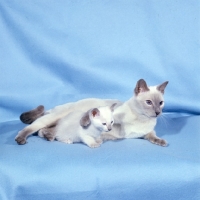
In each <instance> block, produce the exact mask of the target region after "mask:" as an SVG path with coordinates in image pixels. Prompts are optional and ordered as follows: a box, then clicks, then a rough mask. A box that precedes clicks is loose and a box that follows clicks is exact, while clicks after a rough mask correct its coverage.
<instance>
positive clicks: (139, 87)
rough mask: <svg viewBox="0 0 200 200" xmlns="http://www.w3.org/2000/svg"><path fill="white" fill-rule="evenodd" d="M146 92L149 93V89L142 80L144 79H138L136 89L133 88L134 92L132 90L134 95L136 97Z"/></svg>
mask: <svg viewBox="0 0 200 200" xmlns="http://www.w3.org/2000/svg"><path fill="white" fill-rule="evenodd" d="M147 91H149V88H148V86H147V84H146V82H145V80H144V79H140V80H139V81H138V82H137V84H136V87H135V90H134V92H135V95H138V94H139V93H141V92H147Z"/></svg>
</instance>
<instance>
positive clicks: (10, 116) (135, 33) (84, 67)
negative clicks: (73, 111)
mask: <svg viewBox="0 0 200 200" xmlns="http://www.w3.org/2000/svg"><path fill="white" fill-rule="evenodd" d="M0 46H1V47H0V60H1V62H0V137H1V139H0V199H1V200H32V199H34V200H35V199H40V200H45V199H48V200H60V199H70V200H71V199H73V200H79V199H80V200H83V199H91V200H95V199H98V200H100V199H103V200H107V199H109V200H112V199H115V200H118V199H119V200H120V199H123V200H129V199H130V200H132V199H143V200H145V199H152V200H154V199H155V200H160V199H166V200H171V199H176V200H178V199H182V200H183V199H187V200H188V199H192V200H197V199H200V150H199V146H200V131H199V130H200V127H199V120H200V118H199V114H200V92H199V88H200V81H199V74H200V68H199V66H200V56H199V55H200V48H199V47H200V34H199V1H198V0H190V1H187V0H176V1H173V0H167V1H164V0H161V1H158V0H157V1H155V0H140V1H137V0H125V1H124V0H115V1H108V0H101V1H99V0H82V1H78V0H59V1H53V0H48V1H47V0H42V1H40V0H29V1H25V0H18V1H17V0H1V1H0ZM140 78H143V79H145V80H146V82H147V84H148V85H157V84H161V83H163V82H165V81H169V85H168V86H167V88H166V91H165V108H164V111H165V114H164V115H163V117H161V118H160V119H159V120H158V124H157V127H156V130H157V133H158V136H159V137H162V138H164V139H166V140H167V141H168V142H169V144H170V145H169V146H168V147H166V148H162V147H159V146H156V145H153V144H150V143H149V142H148V141H145V140H140V139H134V140H133V139H127V140H119V141H115V142H113V141H109V142H106V143H104V144H103V145H102V146H101V147H100V148H97V149H90V148H88V147H87V146H85V145H83V144H73V145H66V144H63V143H59V142H57V141H55V142H48V141H45V140H44V139H42V138H39V137H38V136H37V135H33V136H30V137H29V138H28V143H27V144H26V145H24V146H19V145H17V144H16V142H15V141H14V138H15V136H16V135H17V132H18V131H19V130H21V129H22V128H23V127H25V125H24V124H22V123H21V122H20V121H19V116H20V114H21V113H22V112H25V111H28V110H30V109H33V108H35V107H36V106H38V105H41V104H42V105H44V106H45V108H46V109H50V108H52V107H54V106H56V105H60V104H64V103H67V102H73V101H76V100H79V99H83V98H89V97H96V98H106V99H108V98H112V99H119V100H121V101H126V100H128V99H129V98H130V97H132V95H133V90H134V88H135V85H136V82H137V81H138V80H139V79H140ZM169 112H170V113H175V116H174V115H171V114H167V113H169ZM185 114H187V116H185Z"/></svg>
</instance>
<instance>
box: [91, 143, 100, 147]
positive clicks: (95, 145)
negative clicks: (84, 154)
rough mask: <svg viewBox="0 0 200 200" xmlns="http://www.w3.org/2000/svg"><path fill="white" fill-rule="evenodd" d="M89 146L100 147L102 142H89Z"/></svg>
mask: <svg viewBox="0 0 200 200" xmlns="http://www.w3.org/2000/svg"><path fill="white" fill-rule="evenodd" d="M88 146H89V147H90V148H97V147H100V146H101V144H99V143H92V144H89V145H88Z"/></svg>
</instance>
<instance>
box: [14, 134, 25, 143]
mask: <svg viewBox="0 0 200 200" xmlns="http://www.w3.org/2000/svg"><path fill="white" fill-rule="evenodd" d="M15 141H16V142H17V144H19V145H23V144H26V138H24V137H21V136H17V137H16V138H15Z"/></svg>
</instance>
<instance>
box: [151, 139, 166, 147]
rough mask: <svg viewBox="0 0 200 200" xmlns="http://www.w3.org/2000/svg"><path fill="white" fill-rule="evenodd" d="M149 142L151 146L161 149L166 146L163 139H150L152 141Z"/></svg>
mask: <svg viewBox="0 0 200 200" xmlns="http://www.w3.org/2000/svg"><path fill="white" fill-rule="evenodd" d="M150 142H152V143H153V144H157V145H160V146H162V147H166V146H168V144H167V141H166V140H163V139H160V138H152V139H151V140H150Z"/></svg>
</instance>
